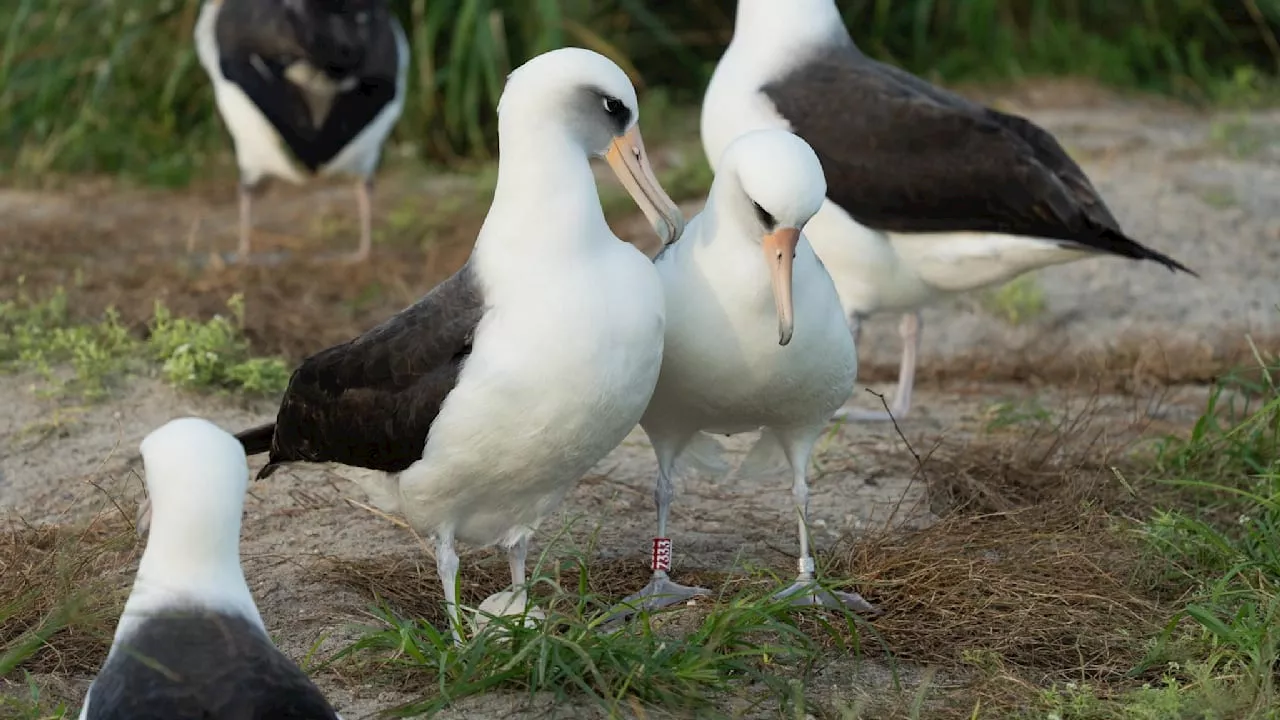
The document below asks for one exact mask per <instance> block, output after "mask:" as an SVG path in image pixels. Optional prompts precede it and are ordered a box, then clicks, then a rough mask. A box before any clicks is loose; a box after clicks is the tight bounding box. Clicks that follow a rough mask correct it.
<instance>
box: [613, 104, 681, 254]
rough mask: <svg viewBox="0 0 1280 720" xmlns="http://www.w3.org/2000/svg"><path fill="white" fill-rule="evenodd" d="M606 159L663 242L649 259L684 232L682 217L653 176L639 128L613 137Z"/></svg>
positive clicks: (636, 126)
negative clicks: (618, 136)
mask: <svg viewBox="0 0 1280 720" xmlns="http://www.w3.org/2000/svg"><path fill="white" fill-rule="evenodd" d="M605 160H607V161H608V163H609V167H610V168H612V169H613V172H614V174H615V175H617V176H618V180H620V181H621V182H622V187H624V188H626V189H627V193H629V194H630V195H631V198H632V199H633V200H635V201H636V204H637V205H639V206H640V210H641V211H643V212H644V216H645V217H646V218H648V219H649V224H650V225H652V226H653V229H654V232H656V233H658V237H659V238H660V239H661V240H662V245H661V247H659V248H658V249H657V251H655V252H653V253H652V254H650V253H648V252H646V253H645V254H646V255H649V259H650V260H652V259H653V258H655V257H657V254H658V252H661V251H662V248H665V247H666V246H668V245H670V244H671V243H673V242H675V241H676V240H677V239H678V238H679V237H680V233H682V232H684V214H683V213H681V212H680V208H679V206H677V205H676V204H675V203H674V202H672V200H671V198H670V196H668V195H667V192H666V191H665V190H663V189H662V185H660V184H659V183H658V179H657V178H656V177H654V176H653V168H651V167H650V166H649V158H648V156H647V155H645V152H644V140H643V139H642V138H641V137H640V126H639V125H633V126H631V129H630V130H628V131H627V134H626V135H623V136H622V137H620V138H615V139H614V141H613V144H611V145H610V146H609V151H608V152H607V153H605Z"/></svg>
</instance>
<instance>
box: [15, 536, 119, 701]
mask: <svg viewBox="0 0 1280 720" xmlns="http://www.w3.org/2000/svg"><path fill="white" fill-rule="evenodd" d="M8 525H9V526H8V527H7V528H5V529H4V530H3V533H2V534H0V598H3V599H4V600H3V603H0V615H2V616H3V619H4V622H3V623H0V648H2V649H3V653H0V654H2V655H7V654H9V653H14V654H15V655H16V654H18V653H19V651H20V649H21V648H23V647H26V646H27V644H28V642H31V643H32V644H33V646H34V650H33V652H32V653H31V655H30V656H29V657H27V658H26V659H25V660H23V661H22V662H21V664H20V667H21V669H23V670H25V671H28V672H33V673H58V674H72V675H74V674H83V673H91V672H94V671H96V670H97V669H98V667H99V666H100V665H101V664H102V660H103V658H105V657H106V654H107V650H108V649H109V648H110V647H111V636H112V634H113V632H114V629H115V624H116V620H117V619H118V618H119V615H120V609H121V608H122V607H123V603H124V598H125V596H126V593H127V589H128V585H129V583H130V582H131V580H132V574H131V573H130V572H129V571H128V570H129V568H130V567H131V566H132V564H133V562H134V561H135V560H136V559H137V552H138V550H139V549H140V546H139V544H138V542H137V538H136V536H135V535H134V533H133V529H132V528H131V527H130V526H129V524H128V523H127V522H125V521H124V520H123V518H122V516H121V514H120V513H119V512H116V511H114V510H113V511H110V512H104V513H102V514H100V515H99V516H97V517H96V518H94V520H93V521H91V522H90V523H89V524H88V525H86V526H82V527H77V528H70V527H65V526H59V525H29V524H27V523H25V522H23V521H21V520H16V519H15V520H12V521H10V522H9V524H8ZM22 654H25V653H22ZM13 659H14V660H15V661H16V660H17V659H18V658H16V657H15V658H13Z"/></svg>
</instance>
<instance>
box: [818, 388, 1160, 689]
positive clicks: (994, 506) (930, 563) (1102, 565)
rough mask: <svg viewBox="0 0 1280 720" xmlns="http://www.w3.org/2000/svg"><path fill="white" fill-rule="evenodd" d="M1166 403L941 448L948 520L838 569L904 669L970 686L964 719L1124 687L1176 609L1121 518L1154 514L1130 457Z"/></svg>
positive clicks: (878, 544)
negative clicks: (1068, 689) (1039, 696)
mask: <svg viewBox="0 0 1280 720" xmlns="http://www.w3.org/2000/svg"><path fill="white" fill-rule="evenodd" d="M1158 405H1159V402H1156V401H1152V402H1146V403H1136V404H1134V405H1133V406H1132V407H1129V408H1117V407H1115V406H1110V407H1107V406H1104V405H1103V404H1102V403H1101V401H1100V400H1099V396H1098V395H1097V394H1094V395H1093V396H1090V397H1085V398H1083V399H1082V400H1080V401H1078V402H1076V403H1074V406H1075V409H1073V410H1071V411H1068V412H1065V413H1062V414H1061V415H1059V416H1058V417H1055V418H1052V419H1047V420H1044V421H1041V422H1032V423H1021V424H1018V425H1016V426H1014V427H1011V428H1008V429H1005V430H1001V431H996V432H991V433H985V434H980V435H978V436H977V437H976V438H974V439H972V440H969V441H967V442H963V443H950V444H949V443H945V442H944V443H943V444H942V445H940V446H939V447H937V448H934V449H933V451H932V452H931V453H930V456H929V458H928V459H927V460H924V461H923V462H922V464H921V468H920V472H921V474H922V475H923V476H924V477H925V478H926V481H927V482H928V483H929V492H930V497H931V501H932V505H933V509H934V511H935V512H936V513H938V514H939V515H940V516H941V521H940V522H938V523H937V524H935V525H933V526H932V527H929V528H927V529H924V530H920V531H917V532H912V533H905V534H904V533H895V532H880V533H876V534H873V535H872V536H870V537H865V538H862V539H860V540H859V541H858V542H856V543H854V544H852V545H851V547H850V548H849V549H848V550H847V551H846V552H844V553H842V554H840V555H838V556H837V557H836V558H835V562H834V563H833V568H832V570H833V572H834V573H836V574H838V575H842V576H846V577H851V578H856V579H857V581H858V583H859V590H860V591H861V592H863V594H864V595H866V596H867V597H868V598H869V599H872V600H873V601H874V602H876V603H877V604H878V605H880V606H881V607H882V608H886V609H888V612H886V613H885V614H884V615H882V616H880V617H878V618H876V619H875V620H874V621H872V623H871V628H872V629H873V630H874V633H875V635H876V637H877V641H875V642H873V641H867V642H865V643H864V644H865V646H866V647H868V648H871V649H874V648H876V647H877V642H878V643H879V647H881V648H883V649H884V650H886V651H887V652H888V653H890V654H892V656H894V657H895V658H897V659H899V660H903V661H907V662H911V663H917V664H921V665H926V666H936V667H941V668H944V669H947V670H950V671H952V672H960V673H963V674H967V675H968V677H969V678H970V680H971V682H972V684H971V685H970V686H969V687H967V688H966V689H965V691H964V693H962V695H963V696H964V697H966V698H967V699H968V702H969V704H968V706H967V707H968V708H969V709H970V710H971V709H972V707H973V702H974V701H975V699H976V698H981V699H982V701H983V703H984V707H986V708H988V709H991V708H993V707H997V706H1005V705H1009V704H1014V705H1016V704H1018V703H1023V702H1025V701H1026V699H1027V698H1028V697H1029V696H1033V695H1034V693H1036V692H1038V691H1039V689H1041V688H1044V687H1046V686H1049V685H1052V684H1053V683H1055V682H1067V681H1073V682H1078V683H1085V682H1087V683H1091V684H1092V685H1093V687H1094V688H1095V689H1096V690H1097V691H1098V692H1099V693H1100V694H1106V693H1108V692H1110V691H1120V690H1123V689H1126V688H1131V687H1133V686H1134V685H1135V684H1139V683H1141V682H1142V681H1143V680H1144V679H1149V678H1134V677H1129V675H1128V674H1129V673H1130V671H1131V670H1132V669H1133V668H1134V667H1135V666H1136V665H1137V664H1138V663H1139V661H1140V660H1141V659H1142V658H1143V656H1144V654H1145V653H1146V652H1147V650H1148V646H1147V644H1146V643H1147V640H1148V639H1149V638H1151V637H1153V636H1154V635H1155V634H1157V633H1158V631H1159V629H1160V628H1161V627H1162V626H1163V625H1164V624H1165V622H1167V620H1168V618H1169V617H1171V616H1172V615H1173V614H1174V612H1175V609H1174V608H1173V606H1171V605H1170V604H1168V598H1169V596H1168V594H1166V593H1162V592H1161V588H1158V587H1156V586H1154V585H1153V584H1152V582H1151V581H1150V578H1149V575H1150V574H1149V573H1148V572H1147V570H1148V569H1149V568H1147V566H1146V559H1147V558H1146V556H1145V555H1144V553H1143V550H1142V548H1141V546H1140V544H1139V541H1138V539H1137V538H1136V537H1135V536H1134V535H1132V534H1131V533H1130V527H1129V524H1128V520H1127V519H1126V517H1127V516H1129V515H1133V516H1141V515H1144V514H1145V512H1146V509H1147V508H1148V507H1149V506H1150V503H1151V502H1152V501H1153V500H1154V498H1152V497H1148V496H1147V492H1148V489H1147V488H1145V487H1135V486H1134V485H1133V484H1132V483H1130V482H1129V481H1127V480H1125V478H1126V477H1129V478H1136V477H1139V476H1140V475H1141V473H1142V470H1141V468H1142V465H1141V461H1140V460H1139V459H1135V443H1136V441H1137V440H1139V439H1140V438H1142V437H1143V436H1144V435H1146V434H1147V431H1148V430H1149V426H1150V424H1151V421H1150V420H1149V419H1148V415H1147V413H1146V412H1145V410H1146V409H1150V408H1154V407H1156V406H1158Z"/></svg>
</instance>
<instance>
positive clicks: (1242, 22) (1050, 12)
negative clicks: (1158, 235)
mask: <svg viewBox="0 0 1280 720" xmlns="http://www.w3.org/2000/svg"><path fill="white" fill-rule="evenodd" d="M200 1H201V0H4V1H3V2H0V173H3V174H5V175H9V176H13V175H19V176H28V177H29V176H39V175H41V174H43V173H48V172H99V173H120V174H124V175H127V176H129V177H131V178H133V179H137V180H141V181H143V182H147V183H153V184H164V185H168V184H181V183H184V182H186V181H188V180H189V179H190V178H191V177H192V175H193V174H195V173H196V172H197V171H199V170H201V169H204V168H207V167H209V162H210V160H211V159H213V158H221V159H224V160H225V158H226V157H227V151H228V146H229V142H228V140H227V138H226V137H225V134H224V132H223V130H222V128H221V125H220V122H219V121H218V120H217V119H216V114H215V113H214V112H213V108H212V93H211V91H210V88H209V84H208V82H207V80H206V78H205V76H204V73H203V71H202V70H201V68H200V67H199V64H198V63H197V61H196V58H195V52H194V48H193V46H192V43H191V28H192V26H193V24H194V22H195V18H196V15H197V13H198V12H199V8H200ZM392 1H393V4H394V6H395V10H396V12H397V13H398V14H399V16H400V17H401V19H402V20H403V21H404V22H405V24H406V28H407V29H408V32H409V35H410V42H411V43H412V45H413V48H414V58H413V63H412V68H413V69H412V77H411V78H410V88H411V95H410V97H409V100H408V103H407V106H406V110H405V114H404V117H403V119H402V120H401V122H400V124H399V126H398V127H397V129H396V139H397V140H398V141H399V142H401V143H402V144H403V147H405V148H406V149H407V151H408V152H409V153H411V154H414V155H417V156H419V157H421V158H423V159H427V160H431V161H442V162H450V161H455V160H458V159H461V158H483V157H485V156H487V155H488V154H489V153H490V152H492V148H493V144H494V133H493V112H494V106H495V105H496V101H497V97H498V95H499V93H500V92H501V88H502V84H503V80H504V78H505V76H506V74H507V73H508V72H509V71H510V70H511V69H512V68H513V67H515V66H517V65H519V64H520V63H521V62H522V61H523V60H525V59H527V58H528V57H530V56H532V55H534V54H536V53H538V52H542V51H545V50H549V49H552V48H555V47H559V46H561V45H565V44H573V45H580V46H585V47H590V48H593V49H595V50H598V51H600V52H602V53H604V54H606V55H608V56H610V57H612V58H614V59H615V60H617V61H618V62H619V63H620V64H621V65H622V66H623V67H624V68H625V69H627V70H628V71H629V72H630V73H632V76H633V77H634V78H635V79H636V81H637V83H638V84H639V85H640V87H641V88H642V91H643V90H644V89H651V88H654V87H662V88H663V89H664V91H665V92H666V93H667V94H668V95H669V96H670V98H671V99H673V100H674V101H675V102H677V103H682V102H696V101H697V100H698V99H699V97H700V95H701V92H702V89H703V87H704V86H705V83H706V80H707V78H708V77H709V74H710V72H711V70H712V68H713V67H714V64H715V61H716V59H717V58H718V57H719V55H720V53H721V52H722V50H723V47H724V45H725V43H726V42H727V41H728V38H729V37H730V34H731V32H732V18H733V7H734V2H733V0H686V1H685V2H680V3H674V2H670V3H668V2H656V1H655V0H392ZM779 1H784V0H779ZM841 4H842V6H843V7H844V9H845V16H846V19H847V20H848V24H849V26H850V28H851V29H852V32H853V34H854V37H855V39H856V40H858V42H859V43H860V44H861V45H862V46H863V48H864V49H865V50H867V51H868V52H869V53H871V54H872V55H875V56H877V57H880V58H883V59H887V60H890V61H892V62H896V63H899V64H902V65H904V66H906V67H907V68H909V69H911V70H913V71H916V72H919V73H923V74H925V75H926V76H928V77H930V78H931V79H934V80H944V81H960V80H1002V79H1016V78H1019V77H1022V76H1027V75H1038V74H1077V75H1084V76H1088V77H1093V78H1097V79H1099V80H1101V81H1103V82H1106V83H1109V84H1114V85H1119V86H1126V87H1136V88H1143V89H1149V90H1156V91H1161V92H1167V93H1171V94H1174V95H1176V96H1179V97H1182V98H1186V99H1191V100H1198V101H1223V100H1227V101H1232V102H1247V101H1251V100H1254V99H1256V98H1258V97H1261V94H1262V90H1263V89H1264V88H1266V87H1268V86H1269V85H1270V84H1271V82H1272V80H1273V79H1274V78H1275V76H1276V75H1277V70H1278V69H1280V44H1278V43H1277V40H1276V36H1277V29H1278V28H1280V0H1158V1H1157V0H1125V1H1122V0H909V1H908V0H853V1H846V2H842V3H841Z"/></svg>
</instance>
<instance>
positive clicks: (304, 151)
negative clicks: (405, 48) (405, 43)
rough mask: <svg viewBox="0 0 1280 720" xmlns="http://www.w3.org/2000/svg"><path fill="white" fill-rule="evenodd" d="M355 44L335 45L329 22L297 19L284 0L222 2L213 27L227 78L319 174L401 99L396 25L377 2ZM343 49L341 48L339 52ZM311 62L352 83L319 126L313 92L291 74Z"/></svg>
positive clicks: (335, 78)
mask: <svg viewBox="0 0 1280 720" xmlns="http://www.w3.org/2000/svg"><path fill="white" fill-rule="evenodd" d="M371 15H372V18H371V20H370V22H369V24H368V26H367V29H366V30H363V31H361V32H360V33H359V34H358V35H352V36H350V38H348V39H352V38H356V37H358V39H359V43H358V46H356V47H349V46H347V45H344V44H343V43H337V42H335V41H334V40H333V38H332V37H330V36H329V35H328V34H327V33H326V32H325V28H326V27H327V23H326V20H327V19H326V18H313V17H307V16H299V15H296V14H294V13H292V12H290V11H289V10H287V9H286V8H285V6H284V3H283V2H282V0H223V2H222V5H221V8H220V9H219V11H218V18H217V22H216V23H215V35H216V39H217V47H218V59H219V65H220V68H221V70H222V75H223V77H225V78H226V79H227V80H228V81H229V82H232V83H234V84H235V85H236V86H237V87H239V88H240V89H241V90H243V91H244V93H245V95H247V96H248V97H249V99H250V100H251V101H252V102H253V104H254V105H255V106H256V107H257V108H258V109H259V110H260V111H261V112H262V114H263V115H264V116H265V117H266V118H267V121H268V122H270V123H271V125H272V127H274V128H275V129H276V132H278V133H279V134H280V137H281V139H282V140H283V141H284V143H285V145H287V146H288V147H289V150H290V152H291V153H293V155H294V156H295V157H296V158H297V159H298V162H300V163H302V164H303V165H305V166H306V167H307V168H308V169H310V170H312V171H315V170H316V169H317V168H319V167H320V166H322V165H324V164H325V163H327V162H329V161H330V160H332V159H333V158H334V157H336V156H337V155H338V153H339V152H341V151H342V149H343V148H345V147H346V146H347V145H348V144H349V143H350V142H351V141H352V140H354V139H355V137H356V136H357V135H359V134H360V131H361V130H363V129H364V128H365V127H367V126H368V125H369V124H370V123H372V122H373V120H374V118H376V117H377V116H378V114H379V113H380V112H382V110H383V108H385V107H386V106H387V105H388V104H389V103H390V102H391V101H392V100H394V99H395V96H396V89H397V85H396V81H397V77H398V75H399V69H400V57H399V48H398V47H397V44H396V33H395V27H396V23H397V22H398V21H397V20H396V19H395V17H394V16H393V15H392V14H391V13H390V11H389V10H388V9H387V8H386V6H385V3H375V4H374V5H373V6H372V9H371ZM339 47H342V49H341V50H339V49H338V48H339ZM298 60H306V61H307V62H308V63H310V64H311V65H312V66H313V67H315V68H317V69H319V70H321V71H323V72H324V73H325V74H326V75H328V76H330V77H331V79H333V80H335V81H338V80H344V79H350V80H351V81H352V82H353V83H354V84H353V85H352V86H351V87H350V88H349V89H347V90H344V91H342V92H339V93H338V94H337V95H336V96H335V97H334V98H333V99H332V103H331V104H330V105H329V106H328V110H327V112H325V113H324V115H323V118H322V120H321V121H320V122H319V123H317V121H316V120H317V118H316V116H315V115H314V114H313V112H312V109H311V104H310V103H309V102H308V97H307V92H308V91H307V90H306V89H304V88H303V87H301V86H299V85H298V84H296V83H295V82H293V81H292V80H290V79H289V78H288V77H286V75H285V73H286V71H287V69H288V68H289V66H290V65H292V64H293V63H294V62H296V61H298Z"/></svg>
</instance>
